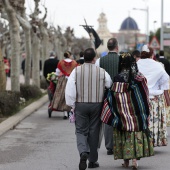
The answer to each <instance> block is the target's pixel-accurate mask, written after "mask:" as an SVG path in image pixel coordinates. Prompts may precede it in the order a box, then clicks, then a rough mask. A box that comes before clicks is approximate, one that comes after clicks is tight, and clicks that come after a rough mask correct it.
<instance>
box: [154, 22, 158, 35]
mask: <svg viewBox="0 0 170 170" xmlns="http://www.w3.org/2000/svg"><path fill="white" fill-rule="evenodd" d="M156 23H157V21H154V22H153V32H154V35H156V28H155V24H156Z"/></svg>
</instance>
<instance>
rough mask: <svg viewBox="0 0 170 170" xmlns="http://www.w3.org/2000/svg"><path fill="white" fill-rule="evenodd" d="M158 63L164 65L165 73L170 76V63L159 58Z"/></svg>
mask: <svg viewBox="0 0 170 170" xmlns="http://www.w3.org/2000/svg"><path fill="white" fill-rule="evenodd" d="M159 61H160V62H161V63H163V64H164V67H165V71H166V72H167V74H168V75H169V76H170V62H169V61H168V60H167V59H166V58H159Z"/></svg>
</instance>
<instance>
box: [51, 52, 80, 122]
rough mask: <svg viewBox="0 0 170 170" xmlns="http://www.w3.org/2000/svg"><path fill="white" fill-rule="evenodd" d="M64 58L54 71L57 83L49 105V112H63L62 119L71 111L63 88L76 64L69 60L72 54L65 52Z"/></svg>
mask: <svg viewBox="0 0 170 170" xmlns="http://www.w3.org/2000/svg"><path fill="white" fill-rule="evenodd" d="M64 57H65V59H63V60H60V61H59V63H58V65H57V69H56V75H57V76H58V81H57V85H56V90H55V94H54V97H53V100H52V104H51V110H57V111H63V112H64V117H63V119H67V118H68V112H69V111H70V110H71V108H70V107H68V106H67V105H66V102H65V87H66V83H67V78H68V77H69V75H70V74H71V72H72V70H73V69H74V68H75V67H76V66H77V62H76V61H75V60H72V59H71V58H72V54H71V52H70V51H67V52H65V53H64ZM70 90H71V89H70Z"/></svg>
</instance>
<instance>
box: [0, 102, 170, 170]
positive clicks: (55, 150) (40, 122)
mask: <svg viewBox="0 0 170 170" xmlns="http://www.w3.org/2000/svg"><path fill="white" fill-rule="evenodd" d="M47 107H48V102H47V103H46V104H44V105H43V106H42V107H40V108H39V109H38V110H37V111H35V112H33V114H31V115H30V116H29V117H27V118H26V119H24V120H23V121H21V123H19V124H18V125H17V126H16V127H15V128H14V129H12V130H10V131H8V132H7V133H5V134H3V135H2V136H1V137H0V170H1V169H2V170H30V169H31V170H78V163H79V155H78V151H77V147H76V136H75V127H74V124H72V123H69V121H68V120H63V119H62V117H63V114H62V113H61V112H53V113H52V118H48V113H47ZM168 131H169V132H170V128H168ZM168 138H169V140H170V137H168ZM122 162H123V161H122V160H114V159H113V156H108V155H106V149H105V147H104V140H103V142H102V146H101V149H100V150H99V163H100V167H99V168H97V169H98V170H123V169H125V168H123V167H121V164H122ZM139 166H140V167H139V170H168V169H169V167H170V145H168V146H167V147H156V148H155V156H153V157H149V158H143V159H141V160H140V161H139ZM128 169H131V168H130V167H129V168H128Z"/></svg>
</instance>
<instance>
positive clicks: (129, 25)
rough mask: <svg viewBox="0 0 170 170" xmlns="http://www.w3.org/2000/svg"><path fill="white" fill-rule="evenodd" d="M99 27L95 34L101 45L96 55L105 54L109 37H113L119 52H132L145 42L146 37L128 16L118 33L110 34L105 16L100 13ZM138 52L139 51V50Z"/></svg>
mask: <svg viewBox="0 0 170 170" xmlns="http://www.w3.org/2000/svg"><path fill="white" fill-rule="evenodd" d="M98 22H99V27H98V30H97V33H98V35H99V37H100V38H101V39H102V42H103V43H102V44H101V45H100V47H99V48H98V49H97V51H98V53H100V54H101V55H102V54H105V53H106V52H107V41H108V39H109V38H111V37H115V38H117V39H118V42H119V47H120V49H119V51H132V50H134V49H136V47H138V48H139V47H140V45H141V44H143V43H144V42H145V41H146V35H145V34H141V33H140V30H139V28H138V25H137V23H136V22H135V20H134V19H133V18H131V17H130V16H129V17H127V18H126V19H125V20H124V21H123V22H122V24H121V26H120V29H119V32H118V33H112V32H110V31H109V29H108V27H107V18H106V15H105V14H104V13H103V12H102V13H101V14H100V16H99V18H98ZM139 50H140V49H139Z"/></svg>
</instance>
